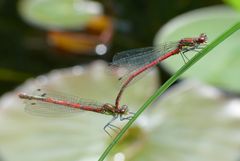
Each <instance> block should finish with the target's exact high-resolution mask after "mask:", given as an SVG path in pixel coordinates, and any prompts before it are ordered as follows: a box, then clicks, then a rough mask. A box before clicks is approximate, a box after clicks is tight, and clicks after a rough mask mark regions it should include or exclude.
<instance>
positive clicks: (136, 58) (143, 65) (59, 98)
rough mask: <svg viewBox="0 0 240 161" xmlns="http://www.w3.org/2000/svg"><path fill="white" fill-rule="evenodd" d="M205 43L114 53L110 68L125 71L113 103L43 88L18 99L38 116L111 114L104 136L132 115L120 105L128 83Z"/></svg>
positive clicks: (203, 40)
mask: <svg viewBox="0 0 240 161" xmlns="http://www.w3.org/2000/svg"><path fill="white" fill-rule="evenodd" d="M206 42H207V35H205V34H200V35H199V36H198V37H194V38H183V39H181V40H179V41H177V42H171V43H165V44H161V45H159V46H158V47H146V48H139V49H132V50H127V51H123V52H119V53H117V54H116V55H115V56H114V57H113V62H112V63H111V66H112V67H113V68H116V67H117V68H125V69H126V71H127V72H126V73H125V74H124V76H122V77H121V78H120V79H121V80H122V81H123V84H122V86H121V88H120V90H119V93H118V95H117V97H116V100H115V104H110V103H99V102H96V101H92V100H86V99H82V98H79V97H76V96H70V95H66V94H60V93H56V92H52V91H48V90H46V89H37V90H36V92H37V94H28V93H20V94H19V98H21V99H24V100H25V103H26V107H25V110H26V111H28V112H30V113H32V114H35V115H40V116H64V115H68V114H71V113H78V112H82V111H91V112H96V113H100V114H105V115H111V116H112V119H111V120H110V121H109V122H108V123H107V124H106V125H105V126H104V130H105V132H106V133H107V134H109V132H108V131H107V128H110V129H112V130H113V131H115V132H117V130H119V128H118V127H117V126H115V125H113V121H114V120H116V119H118V118H119V119H120V120H121V121H122V120H129V119H131V118H132V117H133V115H134V113H133V112H130V111H129V109H128V106H127V105H120V101H121V97H122V94H123V92H124V91H125V89H126V88H127V87H128V85H129V83H131V82H132V81H133V80H135V79H136V78H138V77H140V75H142V74H143V73H146V72H147V71H149V69H151V68H153V67H154V66H156V65H157V64H158V63H160V62H162V61H163V60H165V59H167V58H169V57H171V56H173V55H177V54H180V55H181V56H182V58H183V60H184V62H186V60H185V59H187V57H186V55H185V53H186V52H189V51H198V50H199V49H202V48H203V47H204V45H205V44H206ZM109 135H110V134H109Z"/></svg>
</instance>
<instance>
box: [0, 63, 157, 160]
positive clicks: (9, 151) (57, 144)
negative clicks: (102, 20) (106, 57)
mask: <svg viewBox="0 0 240 161" xmlns="http://www.w3.org/2000/svg"><path fill="white" fill-rule="evenodd" d="M107 67H108V66H107V64H105V63H103V62H96V63H93V64H92V65H89V66H86V67H82V66H76V67H73V68H69V69H62V70H55V71H52V72H50V73H49V74H46V75H41V76H39V77H38V78H36V79H31V80H28V81H27V82H26V83H25V84H24V85H22V86H21V87H19V88H18V90H17V91H15V92H11V93H9V94H6V95H5V96H4V97H3V98H1V100H0V131H1V132H0V145H1V146H0V156H1V155H2V157H3V158H5V159H6V160H11V161H19V160H24V161H33V160H34V161H52V160H58V161H69V160H78V161H91V160H92V161H96V160H97V159H98V158H99V157H100V155H101V153H102V152H103V150H104V148H106V146H107V145H108V144H109V143H110V141H111V140H112V138H110V137H109V136H108V135H107V134H106V133H105V132H104V130H103V127H104V125H106V123H107V122H109V121H110V120H111V118H112V117H111V116H108V115H103V114H98V113H91V112H80V113H78V114H79V115H76V116H73V117H60V118H56V117H55V118H51V117H39V116H33V115H30V114H29V113H26V112H25V111H24V106H25V105H24V103H23V102H24V101H23V100H20V99H19V98H18V97H17V93H18V92H25V93H30V91H33V90H36V89H38V88H42V87H45V88H47V89H49V90H52V91H59V92H63V93H66V94H70V95H75V96H78V97H80V98H86V99H92V100H96V101H98V102H102V103H112V104H114V101H115V100H114V99H115V97H116V95H117V92H118V90H119V87H118V86H119V81H118V76H117V75H112V74H110V71H109V69H108V68H107ZM149 84H151V85H150V86H149ZM157 84H158V83H157V75H156V72H154V71H153V72H152V73H149V75H148V76H147V77H145V78H143V79H142V80H141V81H140V82H139V83H136V84H134V85H132V86H130V87H129V89H127V91H126V94H125V95H124V97H123V100H122V102H121V103H122V104H127V105H128V106H129V109H130V110H131V111H133V112H134V111H136V108H139V106H140V105H141V104H143V103H144V101H146V99H147V98H148V96H150V95H151V94H152V93H153V92H154V91H155V89H156V88H157ZM147 85H148V88H141V87H143V86H147ZM133 96H134V97H133ZM124 123H126V122H124V121H121V122H120V121H116V122H115V124H116V125H118V126H119V127H121V126H122V125H123V124H124ZM136 129H140V128H136ZM133 131H135V130H133ZM109 132H110V133H111V134H112V135H113V136H114V135H115V133H114V132H113V131H111V130H110V131H109Z"/></svg>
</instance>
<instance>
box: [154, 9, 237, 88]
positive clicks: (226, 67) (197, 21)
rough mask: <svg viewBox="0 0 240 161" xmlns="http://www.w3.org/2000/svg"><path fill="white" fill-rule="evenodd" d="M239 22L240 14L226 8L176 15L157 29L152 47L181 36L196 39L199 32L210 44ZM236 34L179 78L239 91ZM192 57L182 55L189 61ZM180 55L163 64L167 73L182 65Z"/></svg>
mask: <svg viewBox="0 0 240 161" xmlns="http://www.w3.org/2000/svg"><path fill="white" fill-rule="evenodd" d="M238 21H240V14H239V13H238V12H236V11H234V10H233V9H231V8H229V7H226V6H214V7H208V8H202V9H198V10H194V11H191V12H188V13H186V14H183V15H180V16H178V17H176V18H174V19H172V20H171V21H170V22H168V23H167V24H166V25H165V26H164V27H163V28H161V29H160V30H159V32H158V33H157V35H156V38H155V41H154V44H155V45H157V44H159V43H161V42H164V41H166V42H168V41H172V40H179V39H181V38H183V37H196V36H198V35H199V34H200V33H206V34H207V35H208V41H209V42H211V41H212V40H214V39H215V38H216V37H217V36H219V35H220V34H221V33H222V32H224V31H225V30H226V29H228V28H229V27H231V26H232V25H233V24H235V23H236V22H238ZM239 42H240V32H236V33H235V34H234V35H232V36H231V37H230V38H228V39H227V40H225V41H224V42H223V43H222V44H220V45H219V46H217V47H216V48H215V49H214V50H212V51H211V52H210V53H209V54H208V55H207V56H206V57H204V58H203V59H202V60H201V61H200V62H198V63H197V64H195V65H194V66H193V67H192V68H191V70H189V71H187V72H186V73H185V74H184V75H183V77H185V78H186V77H191V78H195V79H200V80H202V81H205V82H207V83H210V84H212V85H215V86H217V87H220V88H223V89H226V90H230V91H234V92H239V91H240V86H239V82H240V75H239V74H238V73H239V68H240V54H239ZM194 54H196V52H194V53H186V55H187V57H189V58H191V56H193V55H194ZM181 59H182V58H181V56H180V55H179V56H174V57H172V58H170V59H168V60H166V61H164V62H163V65H164V66H165V67H166V69H168V70H169V71H170V72H172V73H174V72H175V71H176V70H178V69H179V68H180V67H181V66H182V65H183V64H184V62H183V61H182V60H181Z"/></svg>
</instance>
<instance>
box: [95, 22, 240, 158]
mask: <svg viewBox="0 0 240 161" xmlns="http://www.w3.org/2000/svg"><path fill="white" fill-rule="evenodd" d="M239 29H240V22H238V23H236V24H235V25H234V26H232V27H231V28H229V29H228V30H227V31H225V32H224V33H223V34H222V35H220V36H219V37H218V38H216V39H215V40H214V41H213V42H212V43H210V44H209V45H208V46H207V47H205V48H204V49H203V50H201V51H200V52H199V53H198V54H196V55H195V56H194V57H193V58H192V59H191V60H189V61H188V62H187V63H186V64H185V65H184V66H182V67H181V68H180V69H179V70H178V71H177V72H176V73H175V74H174V75H173V76H172V77H171V78H170V79H168V80H167V81H166V82H165V83H164V84H163V85H162V86H161V88H159V89H158V90H157V91H156V92H155V93H154V94H153V95H152V96H151V97H150V98H149V99H148V100H147V101H146V102H145V103H144V104H143V106H142V107H141V108H140V109H139V110H138V111H137V112H136V113H135V115H134V116H133V118H132V119H131V120H130V121H129V122H128V123H127V124H126V125H125V126H124V127H123V128H122V130H121V131H120V132H119V134H118V135H117V136H116V137H115V138H114V140H113V141H112V142H111V144H110V145H109V146H108V147H107V148H106V150H105V151H104V152H103V154H102V155H101V157H100V158H99V160H98V161H103V160H104V159H105V158H106V156H107V155H108V154H109V152H110V151H111V149H112V148H113V147H114V146H115V145H116V144H117V143H118V142H119V140H120V139H121V138H122V136H123V135H124V133H125V132H126V131H127V129H128V128H129V127H130V126H131V125H132V124H133V122H134V121H135V120H136V119H137V118H138V117H139V116H140V114H141V113H142V112H143V111H144V110H145V109H146V108H147V107H148V106H149V105H150V104H152V103H153V101H154V100H156V99H157V98H158V97H159V96H160V95H161V94H162V93H163V92H164V91H166V90H167V88H168V87H169V86H170V85H172V84H173V83H174V82H175V81H176V80H177V79H178V78H179V77H180V75H182V74H183V73H184V72H185V71H186V70H187V69H189V68H190V67H191V66H192V65H193V64H195V63H196V62H197V61H199V60H200V59H201V58H202V57H203V56H205V55H206V54H207V53H208V52H209V51H211V50H212V49H213V48H215V47H216V46H217V45H219V44H220V43H221V42H223V41H224V40H225V39H227V38H228V37H229V36H230V35H232V34H233V33H234V32H236V31H237V30H239Z"/></svg>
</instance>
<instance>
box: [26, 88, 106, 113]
mask: <svg viewBox="0 0 240 161" xmlns="http://www.w3.org/2000/svg"><path fill="white" fill-rule="evenodd" d="M32 95H33V96H36V97H40V98H51V99H55V100H58V101H63V102H68V103H71V104H81V105H82V106H91V107H92V108H99V107H101V106H103V104H102V103H98V102H96V101H92V100H88V99H83V98H79V97H77V96H73V95H69V94H63V93H59V92H56V91H49V90H46V89H37V90H36V91H34V93H33V94H32ZM25 104H26V107H25V111H26V112H28V113H30V114H33V115H38V116H49V117H64V116H71V115H74V114H77V113H79V112H83V110H81V109H78V108H73V107H71V106H66V105H61V104H54V103H52V102H46V101H42V100H37V99H26V100H25Z"/></svg>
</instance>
